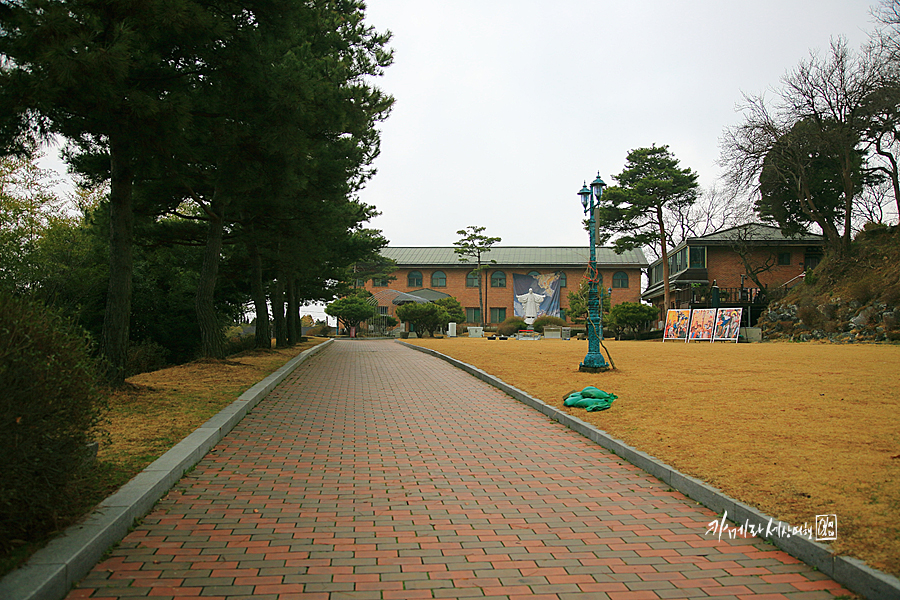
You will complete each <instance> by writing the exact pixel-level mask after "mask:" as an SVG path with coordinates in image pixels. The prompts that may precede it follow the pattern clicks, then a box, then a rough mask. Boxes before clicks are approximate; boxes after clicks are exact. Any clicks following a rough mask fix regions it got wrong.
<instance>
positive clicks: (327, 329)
mask: <svg viewBox="0 0 900 600" xmlns="http://www.w3.org/2000/svg"><path fill="white" fill-rule="evenodd" d="M333 333H334V327H331V326H330V325H325V324H320V325H316V326H315V327H313V328H311V329H310V330H309V331H307V332H306V335H311V336H314V337H328V336H330V335H332V334H333Z"/></svg>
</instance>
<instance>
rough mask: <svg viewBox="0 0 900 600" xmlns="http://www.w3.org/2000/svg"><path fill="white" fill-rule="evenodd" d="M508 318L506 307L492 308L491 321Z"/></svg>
mask: <svg viewBox="0 0 900 600" xmlns="http://www.w3.org/2000/svg"><path fill="white" fill-rule="evenodd" d="M505 320H506V308H505V307H502V308H492V309H491V323H502V322H503V321H505Z"/></svg>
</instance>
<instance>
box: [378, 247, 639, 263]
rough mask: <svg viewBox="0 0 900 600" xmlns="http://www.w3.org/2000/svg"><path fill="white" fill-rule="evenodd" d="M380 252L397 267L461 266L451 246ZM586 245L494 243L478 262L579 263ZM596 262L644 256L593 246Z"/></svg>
mask: <svg viewBox="0 0 900 600" xmlns="http://www.w3.org/2000/svg"><path fill="white" fill-rule="evenodd" d="M381 254H382V255H383V256H385V257H387V258H391V259H393V260H394V261H395V262H396V263H397V266H399V267H417V266H422V267H424V266H442V267H448V266H461V265H465V264H472V263H473V261H470V262H469V263H465V262H462V261H460V257H459V256H458V255H457V254H456V253H455V252H454V248H453V247H452V246H426V247H410V246H405V247H399V246H389V247H387V248H383V249H382V250H381ZM590 256H591V255H590V248H589V247H588V246H550V247H540V246H495V247H494V248H492V249H491V250H490V251H488V252H487V253H485V254H483V255H482V262H486V261H490V260H494V261H496V264H497V265H498V266H505V267H560V268H562V267H583V266H585V265H587V263H588V261H589V260H590ZM597 264H598V265H601V266H609V267H623V268H624V267H633V268H645V267H646V266H647V264H648V263H647V259H646V258H645V257H644V253H643V252H642V251H641V250H640V249H636V250H630V251H626V252H623V253H622V254H616V252H615V251H614V250H613V249H612V248H602V247H598V248H597Z"/></svg>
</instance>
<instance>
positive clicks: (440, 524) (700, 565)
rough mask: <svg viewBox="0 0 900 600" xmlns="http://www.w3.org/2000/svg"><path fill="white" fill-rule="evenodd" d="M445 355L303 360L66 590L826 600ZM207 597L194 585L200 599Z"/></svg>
mask: <svg viewBox="0 0 900 600" xmlns="http://www.w3.org/2000/svg"><path fill="white" fill-rule="evenodd" d="M714 518H715V515H714V514H713V513H712V512H711V511H709V510H707V509H705V508H703V507H701V506H698V505H697V504H696V503H694V502H693V501H691V500H689V499H686V498H685V497H684V496H682V495H681V494H680V493H678V492H673V491H669V490H668V489H667V486H666V485H665V484H663V483H661V482H659V481H658V480H656V479H654V478H652V477H650V476H648V475H647V474H645V473H644V472H642V471H640V470H638V469H637V468H635V467H633V466H631V465H630V464H628V463H623V462H622V461H621V460H620V459H618V458H617V457H616V456H614V455H611V454H609V453H607V452H606V451H604V450H603V449H601V448H600V447H598V446H596V445H594V444H593V443H591V442H589V441H588V440H586V439H584V438H582V437H581V436H579V435H578V434H575V433H573V432H571V431H570V430H568V429H566V428H565V427H563V426H562V425H559V424H558V423H556V422H553V421H550V420H549V419H547V418H546V417H544V416H543V415H541V414H539V413H538V412H536V411H534V410H532V409H530V408H528V407H526V406H524V405H522V404H520V403H518V402H517V401H515V400H513V399H511V398H509V397H508V396H506V395H504V394H502V393H501V392H499V391H497V390H496V389H494V388H492V387H490V386H488V385H487V384H484V383H482V382H480V381H478V380H476V379H475V378H473V377H471V376H469V375H466V374H464V373H463V372H461V371H459V370H457V369H454V368H453V367H451V366H450V365H448V364H447V363H445V362H443V361H440V360H438V359H435V358H432V357H430V356H427V355H425V354H422V353H419V352H416V351H413V350H410V349H408V348H405V347H403V346H401V345H399V344H396V343H393V342H339V343H335V344H333V345H332V346H331V347H330V348H327V349H326V350H325V351H323V352H321V353H320V354H317V355H315V356H314V357H312V358H311V359H310V360H308V361H307V362H305V363H304V364H302V365H301V366H300V367H299V368H298V369H297V370H296V371H295V372H294V373H293V374H292V375H291V376H290V377H289V378H288V379H287V380H286V381H285V382H284V383H283V384H281V385H280V386H279V387H278V388H277V389H276V390H275V391H274V392H272V393H271V394H270V395H269V397H268V398H266V399H264V400H263V401H262V402H261V403H260V404H259V405H258V406H257V407H256V408H255V409H254V410H253V412H252V413H251V414H249V415H248V416H247V417H246V418H244V420H243V421H242V422H241V423H240V424H239V425H238V426H237V427H236V428H235V429H234V430H233V431H232V432H231V433H230V434H229V435H228V436H227V437H226V438H225V439H224V440H223V441H222V442H221V443H220V444H219V445H218V446H217V447H216V448H215V449H214V451H213V452H211V453H210V454H209V455H208V456H206V457H205V458H204V459H203V460H202V461H201V462H200V463H199V464H198V465H197V467H196V469H195V470H194V471H193V472H191V473H189V474H188V475H186V476H185V477H184V478H183V479H182V481H181V482H180V483H178V484H177V485H176V486H175V488H174V489H173V490H172V492H171V493H169V494H168V495H167V496H166V497H165V498H164V499H163V500H162V501H160V503H159V504H158V505H157V507H156V508H155V509H154V511H153V512H152V513H151V514H150V515H148V516H147V518H146V519H145V520H144V522H143V523H142V524H141V525H140V526H138V527H137V528H136V530H135V531H134V532H132V533H131V534H130V535H128V537H127V538H125V540H124V541H123V542H122V543H121V544H120V545H119V546H118V547H117V548H116V549H114V550H113V551H112V553H111V556H110V557H109V558H108V559H107V560H105V561H103V562H102V563H100V564H99V565H97V567H96V568H95V569H94V570H93V571H92V572H91V573H90V574H89V575H88V576H87V577H86V578H85V579H84V580H83V581H82V582H81V583H80V584H79V587H78V588H77V589H75V590H73V591H72V592H71V594H70V595H69V598H73V599H74V598H126V597H127V598H132V597H141V596H150V597H153V598H157V599H167V598H170V599H174V598H196V597H198V596H199V597H201V599H205V600H210V599H211V598H229V599H231V598H235V599H236V598H250V597H252V598H253V600H287V599H289V598H296V599H298V600H317V599H330V600H336V599H338V598H356V599H360V600H363V599H379V600H381V599H390V598H397V599H415V598H481V597H490V598H494V599H495V600H502V599H506V598H530V599H537V598H553V599H563V598H572V599H574V598H583V599H605V598H610V599H613V600H619V599H621V600H626V599H634V600H641V599H645V598H648V599H653V598H698V597H702V598H706V597H709V596H713V597H717V598H722V597H730V598H744V597H753V598H759V599H773V598H795V599H798V600H799V599H809V600H814V599H819V598H821V599H829V598H832V597H833V594H846V593H847V592H846V591H844V590H842V589H840V586H838V585H837V584H835V583H834V582H833V581H831V580H829V579H827V578H826V577H825V576H824V575H822V574H820V573H817V572H815V571H813V570H812V569H811V568H809V567H807V566H806V565H804V564H802V563H799V562H798V561H796V560H795V559H793V558H791V557H790V556H788V555H786V554H784V553H783V552H780V551H777V550H775V549H774V547H773V546H768V545H766V544H764V543H762V542H760V541H759V540H755V539H748V540H743V539H737V540H722V541H721V542H720V541H718V540H716V539H710V538H708V537H706V536H705V533H706V529H707V527H706V524H707V523H709V522H710V521H711V520H713V519H714ZM198 600H199V599H198Z"/></svg>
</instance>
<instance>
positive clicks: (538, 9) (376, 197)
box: [361, 0, 877, 246]
mask: <svg viewBox="0 0 900 600" xmlns="http://www.w3.org/2000/svg"><path fill="white" fill-rule="evenodd" d="M875 4H877V0H754V1H752V2H751V1H746V0H693V1H690V2H687V1H681V0H615V1H614V0H555V1H553V2H549V1H547V0H443V1H438V0H367V6H368V21H369V22H370V23H371V24H372V25H374V26H375V27H376V28H377V29H379V30H385V29H389V30H390V31H391V32H393V39H392V42H391V46H392V47H393V48H394V50H395V61H394V65H392V66H391V67H390V68H389V69H388V70H387V73H386V75H385V76H384V77H383V78H381V79H379V81H378V85H379V86H380V87H381V88H382V89H384V90H385V91H387V92H388V93H390V94H392V95H393V96H394V97H395V98H396V104H395V107H394V110H393V113H392V115H391V116H390V118H389V119H388V120H387V121H386V122H384V123H383V124H382V130H383V136H382V153H381V156H380V157H379V158H378V160H377V162H376V167H377V169H378V174H377V175H376V176H375V178H374V179H373V180H372V181H371V182H370V183H369V184H368V186H367V188H366V189H365V190H363V192H362V193H361V198H362V199H363V200H364V201H365V202H367V203H369V204H373V205H375V206H376V207H377V208H378V209H379V210H380V211H381V212H382V215H381V216H380V217H378V218H376V219H375V220H373V221H372V223H371V226H373V227H376V228H378V229H381V230H382V231H383V232H384V235H385V236H386V237H387V238H388V239H389V240H390V243H391V245H394V246H427V245H451V244H452V243H453V242H454V241H455V240H457V239H458V236H457V235H456V231H457V230H459V229H462V228H464V227H465V226H467V225H479V226H484V227H486V228H487V230H486V233H487V234H488V235H494V236H499V237H501V238H502V244H504V245H507V244H508V245H582V244H584V245H587V242H588V240H587V233H586V232H585V231H584V230H583V229H582V227H581V219H582V211H581V206H580V204H579V201H578V197H577V194H576V192H577V191H578V190H579V189H580V188H581V185H582V182H583V181H584V180H588V181H590V180H591V179H593V177H594V176H595V175H596V174H597V172H598V171H599V172H600V174H601V176H602V177H603V178H604V180H605V181H606V182H607V183H608V184H613V183H614V181H613V178H612V176H613V175H615V174H617V173H619V172H620V171H621V170H622V168H623V166H624V162H625V155H626V154H627V152H628V151H629V150H631V149H633V148H638V147H643V146H650V145H651V144H657V145H662V144H667V145H669V147H670V149H671V151H672V152H673V153H674V154H675V156H676V157H677V158H678V159H679V160H680V161H681V164H682V166H687V167H691V168H692V169H694V170H695V171H697V172H698V173H699V174H700V182H701V184H702V185H703V186H704V187H707V186H710V185H712V184H713V183H714V182H715V180H716V178H717V177H718V175H719V168H718V167H717V165H716V160H717V158H718V154H719V139H720V137H721V134H722V131H723V129H724V128H725V127H726V126H728V125H733V124H735V123H737V122H739V120H740V115H739V114H738V113H736V112H735V106H736V105H737V104H738V103H739V102H740V101H741V97H742V96H741V93H742V92H749V93H759V92H763V91H766V90H767V89H771V88H772V87H773V86H777V84H778V82H779V80H780V78H781V77H782V76H783V75H784V73H785V72H786V71H787V70H790V69H793V68H794V67H795V66H796V65H797V64H798V63H799V61H800V60H802V59H804V58H806V57H808V56H809V52H810V50H816V49H818V50H822V51H825V50H827V49H828V45H829V43H830V39H831V37H832V36H839V35H842V36H845V37H846V38H848V39H849V41H850V43H851V45H852V46H854V47H858V46H859V45H860V44H862V43H863V42H864V41H865V40H866V39H867V36H868V32H869V31H870V30H871V29H872V28H873V24H872V20H871V17H870V13H869V10H870V6H872V5H875Z"/></svg>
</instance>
